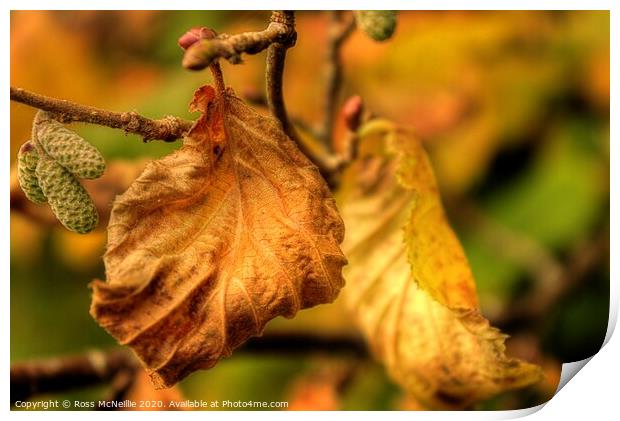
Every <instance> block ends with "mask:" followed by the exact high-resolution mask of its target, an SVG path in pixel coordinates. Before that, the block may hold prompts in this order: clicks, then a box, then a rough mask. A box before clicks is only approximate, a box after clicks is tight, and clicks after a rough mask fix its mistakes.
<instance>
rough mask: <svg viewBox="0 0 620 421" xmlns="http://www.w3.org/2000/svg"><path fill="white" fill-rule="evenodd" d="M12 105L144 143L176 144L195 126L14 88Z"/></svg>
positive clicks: (190, 123)
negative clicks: (117, 132) (135, 137)
mask: <svg viewBox="0 0 620 421" xmlns="http://www.w3.org/2000/svg"><path fill="white" fill-rule="evenodd" d="M11 101H15V102H19V103H22V104H26V105H29V106H31V107H34V108H38V109H40V110H44V111H47V112H49V113H52V114H53V115H54V117H55V118H56V119H57V120H59V121H62V122H64V123H69V122H73V121H79V122H83V123H91V124H98V125H100V126H106V127H112V128H115V129H123V130H124V131H125V132H127V133H134V134H137V135H140V136H142V137H143V138H144V140H145V141H149V140H163V141H166V142H173V141H175V140H176V139H178V138H180V137H183V135H184V134H185V133H186V132H187V131H188V130H189V129H190V127H191V126H192V122H191V121H188V120H184V119H181V118H178V117H173V116H166V117H164V118H162V119H159V120H151V119H149V118H146V117H144V116H141V115H140V114H138V113H136V112H121V113H119V112H114V111H108V110H103V109H101V108H95V107H91V106H88V105H81V104H76V103H75V102H71V101H67V100H63V99H56V98H51V97H47V96H44V95H40V94H36V93H34V92H30V91H27V90H25V89H22V88H16V87H13V86H11Z"/></svg>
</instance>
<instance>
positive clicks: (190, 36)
mask: <svg viewBox="0 0 620 421" xmlns="http://www.w3.org/2000/svg"><path fill="white" fill-rule="evenodd" d="M216 35H217V34H216V33H215V31H214V30H213V29H210V28H207V27H204V26H203V27H202V28H192V29H190V30H189V31H187V32H186V33H184V34H183V35H181V37H180V38H179V41H178V42H179V47H181V48H182V49H184V50H187V49H188V48H189V47H190V46H192V45H193V44H195V43H196V42H198V41H200V40H201V39H211V38H215V36H216Z"/></svg>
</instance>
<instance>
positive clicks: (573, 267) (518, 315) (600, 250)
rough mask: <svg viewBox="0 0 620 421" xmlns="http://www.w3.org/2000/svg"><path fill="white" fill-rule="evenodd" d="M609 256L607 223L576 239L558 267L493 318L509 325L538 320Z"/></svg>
mask: <svg viewBox="0 0 620 421" xmlns="http://www.w3.org/2000/svg"><path fill="white" fill-rule="evenodd" d="M607 256H609V227H605V228H604V229H602V230H601V231H600V232H599V233H597V234H596V235H595V236H594V237H592V238H590V239H588V240H585V241H582V242H580V243H578V244H577V245H576V246H575V247H574V248H573V249H572V250H571V251H570V253H569V255H568V256H567V258H566V264H565V265H564V266H563V267H562V269H561V271H560V272H559V273H558V274H557V275H555V276H553V277H549V278H548V279H547V280H546V282H539V283H536V285H535V286H534V288H533V289H532V291H530V292H529V293H528V294H527V295H525V296H524V297H522V298H520V299H519V300H518V301H516V302H515V303H513V304H511V305H509V306H508V307H507V308H506V309H505V311H504V312H502V313H500V314H499V316H498V317H497V318H496V319H495V321H496V322H497V323H499V324H502V325H510V324H515V323H520V322H524V321H533V322H539V321H540V320H542V319H543V318H544V317H545V316H546V315H547V314H549V310H550V309H551V308H552V307H553V306H554V305H556V304H557V303H558V302H559V301H560V300H561V299H562V298H563V297H565V296H566V295H567V294H568V293H570V292H571V291H573V290H574V289H575V288H577V287H578V286H579V285H581V284H582V283H584V282H586V281H587V280H588V274H590V273H591V272H592V271H593V270H595V269H596V268H597V267H600V265H602V264H603V263H604V262H605V258H606V257H607Z"/></svg>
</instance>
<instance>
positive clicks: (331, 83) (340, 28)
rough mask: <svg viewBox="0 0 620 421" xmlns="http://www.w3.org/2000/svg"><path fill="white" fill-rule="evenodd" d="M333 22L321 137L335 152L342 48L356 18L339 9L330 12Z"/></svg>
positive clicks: (330, 33)
mask: <svg viewBox="0 0 620 421" xmlns="http://www.w3.org/2000/svg"><path fill="white" fill-rule="evenodd" d="M329 13H330V15H331V22H330V25H329V28H328V44H327V57H326V67H325V95H324V101H325V102H324V106H323V124H322V127H321V129H320V132H319V135H320V136H319V137H320V139H321V140H322V141H323V144H324V145H325V146H326V147H327V148H328V151H330V152H333V147H332V142H331V137H332V136H333V131H334V121H335V118H336V111H337V107H338V97H339V95H340V91H341V87H342V60H341V54H340V51H341V48H342V45H343V44H344V42H345V40H346V39H347V38H348V37H349V35H351V33H352V32H353V30H354V29H355V19H354V17H353V15H352V14H350V15H347V16H348V17H347V18H343V12H342V11H339V10H335V11H331V12H329Z"/></svg>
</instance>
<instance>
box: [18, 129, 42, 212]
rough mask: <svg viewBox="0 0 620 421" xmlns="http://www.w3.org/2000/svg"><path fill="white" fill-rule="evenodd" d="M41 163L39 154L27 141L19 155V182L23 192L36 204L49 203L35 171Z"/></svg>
mask: <svg viewBox="0 0 620 421" xmlns="http://www.w3.org/2000/svg"><path fill="white" fill-rule="evenodd" d="M38 162H39V154H38V153H37V150H36V149H35V147H34V145H33V144H32V142H30V141H27V142H26V143H24V144H23V145H22V146H21V147H20V148H19V152H18V153H17V180H18V181H19V185H20V187H21V188H22V191H23V192H24V194H25V195H26V197H27V198H28V200H30V201H31V202H34V203H44V202H45V201H47V199H46V197H45V194H43V190H41V186H40V185H39V180H38V179H37V175H36V174H35V171H36V169H37V163H38Z"/></svg>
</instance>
